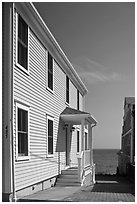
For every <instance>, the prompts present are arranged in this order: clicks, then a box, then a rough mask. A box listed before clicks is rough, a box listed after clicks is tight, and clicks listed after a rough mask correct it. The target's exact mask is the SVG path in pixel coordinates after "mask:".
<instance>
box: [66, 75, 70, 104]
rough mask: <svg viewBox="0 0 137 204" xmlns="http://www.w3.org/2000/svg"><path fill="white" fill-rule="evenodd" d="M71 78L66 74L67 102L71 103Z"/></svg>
mask: <svg viewBox="0 0 137 204" xmlns="http://www.w3.org/2000/svg"><path fill="white" fill-rule="evenodd" d="M69 85H70V79H69V77H68V76H67V75H66V103H67V104H69V103H70V86H69Z"/></svg>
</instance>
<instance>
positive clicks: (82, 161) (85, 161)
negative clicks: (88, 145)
mask: <svg viewBox="0 0 137 204" xmlns="http://www.w3.org/2000/svg"><path fill="white" fill-rule="evenodd" d="M89 165H90V150H85V151H82V152H81V154H80V155H79V156H78V182H80V183H81V184H82V183H83V181H84V177H85V172H84V168H85V167H87V166H89Z"/></svg>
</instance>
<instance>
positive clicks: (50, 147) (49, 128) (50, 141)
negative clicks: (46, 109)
mask: <svg viewBox="0 0 137 204" xmlns="http://www.w3.org/2000/svg"><path fill="white" fill-rule="evenodd" d="M47 123H48V124H47V133H48V155H53V118H51V117H49V116H48V117H47Z"/></svg>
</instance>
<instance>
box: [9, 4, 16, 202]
mask: <svg viewBox="0 0 137 204" xmlns="http://www.w3.org/2000/svg"><path fill="white" fill-rule="evenodd" d="M13 19H14V3H12V7H11V15H10V67H9V69H10V93H11V98H10V100H11V102H10V108H11V113H10V114H11V115H10V132H11V136H10V138H11V156H10V157H11V182H12V193H13V194H12V199H11V201H12V202H16V191H15V168H14V166H15V164H14V159H15V158H14V134H13V115H14V113H13V111H14V109H13V105H14V97H13V76H14V73H13V72H14V69H13V53H14V50H13V49H14V46H13V42H14V41H13V36H14V29H13Z"/></svg>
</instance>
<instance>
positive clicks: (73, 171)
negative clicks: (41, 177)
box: [61, 169, 78, 175]
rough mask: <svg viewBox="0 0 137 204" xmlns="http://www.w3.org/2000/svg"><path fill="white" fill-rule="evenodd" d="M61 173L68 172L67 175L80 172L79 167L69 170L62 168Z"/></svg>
mask: <svg viewBox="0 0 137 204" xmlns="http://www.w3.org/2000/svg"><path fill="white" fill-rule="evenodd" d="M61 174H66V175H76V174H78V170H77V169H67V170H62V171H61Z"/></svg>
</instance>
